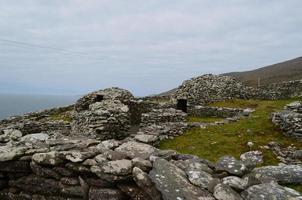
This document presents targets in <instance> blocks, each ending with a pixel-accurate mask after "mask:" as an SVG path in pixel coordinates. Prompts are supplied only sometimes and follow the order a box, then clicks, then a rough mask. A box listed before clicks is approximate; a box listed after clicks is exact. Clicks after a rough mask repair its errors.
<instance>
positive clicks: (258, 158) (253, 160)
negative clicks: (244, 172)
mask: <svg viewBox="0 0 302 200" xmlns="http://www.w3.org/2000/svg"><path fill="white" fill-rule="evenodd" d="M240 160H241V161H243V162H244V164H245V165H246V166H247V167H255V166H256V165H257V164H261V163H263V155H262V152H261V151H249V152H246V153H244V154H241V156H240Z"/></svg>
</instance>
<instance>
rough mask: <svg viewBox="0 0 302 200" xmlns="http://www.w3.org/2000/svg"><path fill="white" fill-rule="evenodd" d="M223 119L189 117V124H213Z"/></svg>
mask: <svg viewBox="0 0 302 200" xmlns="http://www.w3.org/2000/svg"><path fill="white" fill-rule="evenodd" d="M221 120H223V118H219V117H194V116H189V117H188V122H204V123H211V122H217V121H221Z"/></svg>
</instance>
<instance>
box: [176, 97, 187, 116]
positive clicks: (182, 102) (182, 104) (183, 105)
mask: <svg viewBox="0 0 302 200" xmlns="http://www.w3.org/2000/svg"><path fill="white" fill-rule="evenodd" d="M176 109H177V110H182V111H183V112H185V113H187V112H188V108H187V100H186V99H177V105H176Z"/></svg>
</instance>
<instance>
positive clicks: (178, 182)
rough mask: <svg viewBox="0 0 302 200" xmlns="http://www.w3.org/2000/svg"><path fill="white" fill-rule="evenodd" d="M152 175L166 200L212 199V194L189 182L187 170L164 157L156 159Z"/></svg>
mask: <svg viewBox="0 0 302 200" xmlns="http://www.w3.org/2000/svg"><path fill="white" fill-rule="evenodd" d="M150 177H151V179H152V181H153V182H154V183H155V185H156V188H157V189H158V190H159V191H160V192H161V193H162V196H163V199H164V200H170V199H199V200H203V199H204V200H211V199H213V200H214V198H213V197H212V195H211V194H210V193H209V192H207V191H206V190H204V189H202V188H198V187H196V186H193V185H191V184H190V183H189V181H188V180H187V178H186V174H185V172H183V171H182V170H181V169H179V168H178V167H176V166H175V165H173V164H171V163H169V162H168V161H166V160H163V159H160V158H158V159H156V160H155V162H154V163H153V169H152V170H151V171H150Z"/></svg>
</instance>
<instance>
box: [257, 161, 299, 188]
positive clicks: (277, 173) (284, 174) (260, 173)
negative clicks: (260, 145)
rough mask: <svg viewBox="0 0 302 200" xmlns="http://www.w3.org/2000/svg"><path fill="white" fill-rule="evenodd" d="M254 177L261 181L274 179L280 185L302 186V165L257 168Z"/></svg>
mask: <svg viewBox="0 0 302 200" xmlns="http://www.w3.org/2000/svg"><path fill="white" fill-rule="evenodd" d="M252 174H253V176H254V177H255V178H257V179H259V180H263V179H267V178H273V179H275V180H276V181H278V183H284V184H291V183H293V184H302V166H301V165H281V166H266V167H259V168H255V169H254V170H253V172H252Z"/></svg>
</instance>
